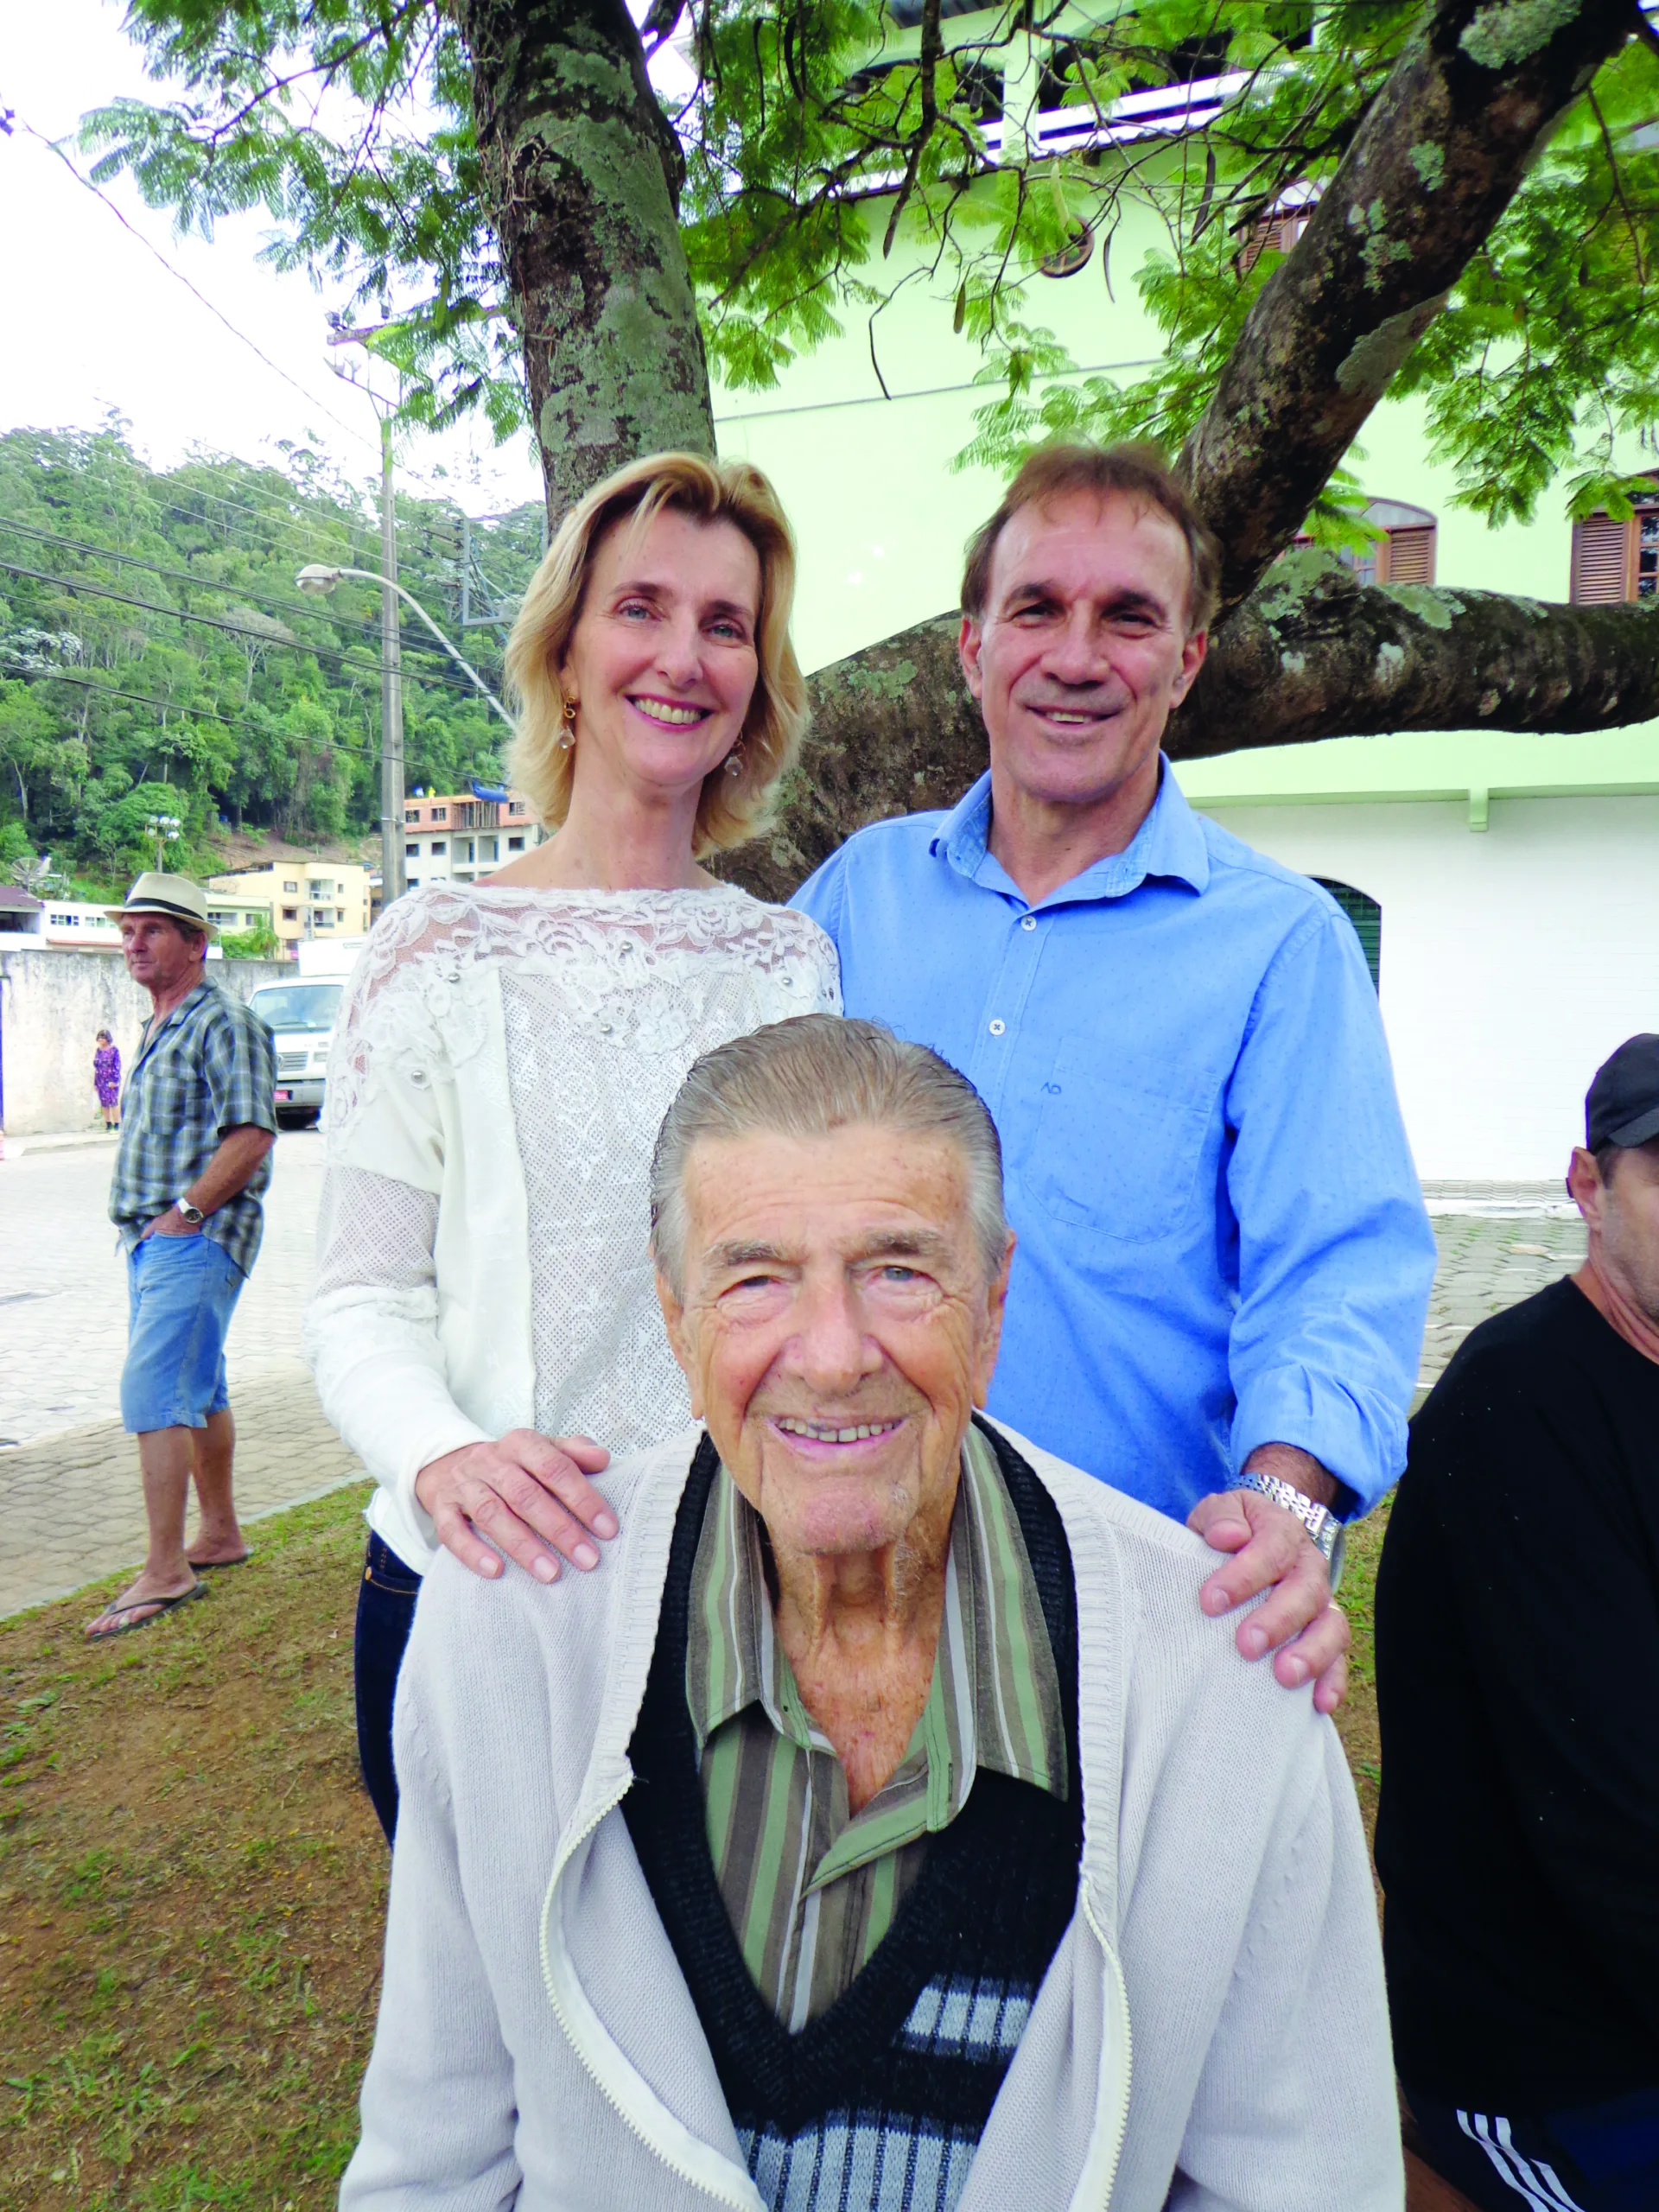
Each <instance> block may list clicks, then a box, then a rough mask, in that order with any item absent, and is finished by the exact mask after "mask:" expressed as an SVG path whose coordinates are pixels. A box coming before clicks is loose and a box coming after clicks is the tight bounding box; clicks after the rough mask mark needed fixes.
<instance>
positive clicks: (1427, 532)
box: [1388, 523, 1434, 584]
mask: <svg viewBox="0 0 1659 2212" xmlns="http://www.w3.org/2000/svg"><path fill="white" fill-rule="evenodd" d="M1388 565H1389V579H1388V580H1389V582H1390V583H1391V584H1432V583H1433V581H1434V527H1433V524H1432V523H1431V524H1427V525H1425V527H1424V528H1422V529H1421V530H1391V531H1389V564H1388Z"/></svg>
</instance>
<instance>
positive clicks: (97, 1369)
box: [0, 1130, 363, 1615]
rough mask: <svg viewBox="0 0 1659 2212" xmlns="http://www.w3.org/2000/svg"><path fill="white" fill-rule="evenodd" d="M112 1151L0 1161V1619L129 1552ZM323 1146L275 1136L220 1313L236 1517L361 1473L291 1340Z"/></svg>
mask: <svg viewBox="0 0 1659 2212" xmlns="http://www.w3.org/2000/svg"><path fill="white" fill-rule="evenodd" d="M112 1150H113V1147H111V1146H109V1145H106V1144H104V1143H102V1142H95V1143H93V1144H92V1145H88V1146H84V1147H74V1148H71V1149H56V1148H54V1147H49V1146H47V1147H41V1148H39V1149H34V1148H26V1149H25V1150H24V1152H23V1154H22V1157H21V1158H19V1157H17V1156H16V1154H14V1155H12V1156H11V1157H10V1158H8V1159H6V1160H3V1161H0V1438H3V1439H5V1440H7V1442H8V1443H10V1444H13V1445H15V1446H17V1447H18V1448H16V1449H15V1450H6V1449H0V1522H3V1527H4V1529H5V1542H4V1545H3V1548H0V1615H4V1614H6V1613H9V1612H14V1611H17V1610H19V1609H20V1608H21V1607H22V1606H25V1605H40V1604H41V1603H43V1602H44V1601H45V1600H46V1599H48V1598H54V1597H57V1596H60V1595H61V1594H62V1592H65V1591H67V1590H73V1589H76V1588H78V1587H79V1586H80V1584H82V1583H84V1582H91V1581H96V1580H99V1578H100V1577H102V1576H104V1575H105V1574H112V1573H115V1572H117V1570H118V1569H119V1568H121V1567H127V1566H130V1565H131V1564H133V1563H134V1562H135V1561H137V1560H139V1559H140V1558H142V1556H143V1550H144V1510H143V1495H142V1492H141V1491H140V1488H139V1481H138V1452H137V1446H136V1445H135V1444H134V1442H133V1440H132V1439H131V1438H130V1436H128V1435H126V1434H125V1433H124V1431H123V1430H122V1427H121V1423H120V1421H119V1419H118V1416H117V1413H116V1408H117V1406H118V1402H119V1397H118V1393H119V1383H120V1376H121V1363H122V1360H123V1358H124V1356H125V1352H126V1338H127V1294H126V1274H125V1263H124V1261H123V1260H122V1258H121V1255H120V1254H119V1252H118V1249H117V1247H116V1240H115V1231H114V1230H113V1229H112V1227H111V1224H110V1223H109V1221H108V1219H107V1217H106V1216H105V1203H106V1201H107V1198H108V1195H109V1184H110V1169H111V1164H112V1161H111V1153H112ZM321 1187H322V1141H321V1138H320V1137H319V1136H318V1135H316V1134H315V1131H312V1130H293V1131H286V1132H284V1134H283V1135H282V1136H280V1137H279V1138H278V1139H277V1166H276V1173H275V1174H274V1175H273V1177H272V1179H271V1186H270V1192H269V1194H268V1196H267V1198H266V1203H265V1234H264V1243H263V1244H262V1245H261V1247H260V1252H259V1257H258V1259H257V1262H255V1264H254V1270H253V1273H252V1274H251V1276H250V1277H249V1279H248V1283H247V1287H246V1288H245V1290H244V1292H243V1294H242V1296H241V1298H240V1299H239V1300H238V1304H237V1310H236V1318H235V1319H234V1320H233V1321H232V1324H231V1334H230V1341H229V1344H228V1346H227V1348H226V1363H227V1365H228V1367H229V1369H230V1376H231V1403H232V1411H233V1412H234V1414H235V1415H236V1421H237V1451H236V1497H237V1505H238V1511H239V1512H240V1513H241V1514H242V1516H243V1517H244V1518H245V1519H253V1518H255V1517H256V1516H258V1515H260V1514H262V1513H269V1512H274V1511H276V1510H277V1509H278V1508H280V1507H282V1506H284V1505H294V1504H297V1503H299V1502H300V1500H301V1499H302V1498H306V1497H315V1495H316V1494H317V1493H318V1492H320V1491H325V1490H330V1489H333V1488H334V1487H335V1486H336V1485H337V1484H340V1483H346V1482H350V1481H352V1480H353V1479H354V1478H359V1477H360V1476H361V1474H362V1472H363V1470H362V1467H361V1466H360V1465H359V1462H358V1461H357V1459H355V1458H354V1457H353V1454H352V1453H351V1452H348V1451H347V1450H346V1446H344V1445H343V1444H342V1443H341V1442H340V1439H339V1438H338V1437H337V1436H336V1435H335V1434H334V1430H333V1429H332V1428H330V1427H329V1426H328V1424H327V1421H325V1420H324V1419H323V1417H322V1409H321V1407H320V1406H319V1405H318V1403H317V1400H316V1394H315V1391H314V1390H313V1389H312V1387H311V1378H310V1376H309V1375H308V1373H307V1371H306V1369H305V1365H304V1362H303V1359H302V1354H301V1349H300V1319H301V1314H302V1311H303V1308H304V1304H305V1299H306V1294H307V1292H308V1288H309V1286H310V1280H311V1266H312V1245H313V1240H314V1237H315V1230H316V1218H317V1202H318V1198H319V1196H320V1194H321Z"/></svg>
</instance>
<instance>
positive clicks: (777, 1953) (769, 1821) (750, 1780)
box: [685, 1428, 1066, 2031]
mask: <svg viewBox="0 0 1659 2212" xmlns="http://www.w3.org/2000/svg"><path fill="white" fill-rule="evenodd" d="M685 1687H686V1702H687V1705H688V1707H689V1708H690V1715H691V1724H692V1727H693V1729H694V1730H695V1732H696V1738H697V1745H698V1753H699V1774H700V1777H701V1781H702V1800H703V1810H704V1815H705V1818H706V1821H707V1823H708V1835H709V1850H710V1852H711V1853H712V1854H713V1857H714V1862H715V1874H716V1876H717V1878H718V1879H719V1883H720V1888H721V1896H722V1897H724V1899H725V1901H726V1910H727V1911H728V1913H729V1914H730V1916H731V1921H732V1926H733V1928H734V1930H735V1931H736V1934H737V1938H738V1942H739V1944H740V1946H741V1949H742V1952H743V1956H744V1959H745V1961H746V1962H747V1966H748V1968H749V1971H750V1973H751V1974H753V1976H754V1980H755V1983H756V1985H757V1986H758V1987H759V1989H760V1993H761V1994H762V1996H764V1997H765V1999H766V2001H767V2003H768V2004H769V2005H771V2006H772V2010H773V2011H774V2012H776V2014H777V2015H778V2017H779V2019H780V2020H782V2021H784V2022H785V2024H787V2025H788V2027H789V2028H790V2029H791V2031H798V2030H799V2029H800V2028H802V2027H804V2025H805V2024H806V2023H807V2021H809V2020H810V2019H813V2018H816V2017H817V2015H818V2014H819V2013H820V2012H825V2011H827V2010H828V2008H829V2006H830V2005H833V2004H834V2003H835V2001H836V1999H837V1998H838V1997H839V1996H840V1995H841V1994H842V1991H843V1990H845V1989H846V1987H847V1986H848V1985H849V1982H850V1981H851V1980H853V1977H854V1976H855V1974H857V1973H858V1972H859V1970H860V1969H861V1967H863V1966H864V1965H865V1964H866V1963H867V1961H868V1960H869V1958H870V1956H871V1955H872V1954H873V1953H874V1950H875V1948H876V1946H877V1945H878V1944H879V1943H880V1941H881V1939H882V1937H883V1936H885V1935H886V1934H887V1929H888V1928H889V1927H890V1926H891V1925H892V1923H893V1916H894V1914H895V1913H896V1911H897V1910H898V1908H899V1904H901V1903H902V1902H903V1900H904V1898H905V1897H906V1894H907V1892H908V1891H910V1890H911V1888H912V1886H913V1885H914V1884H915V1882H916V1880H917V1878H918V1876H919V1874H920V1873H921V1871H922V1866H923V1862H924V1860H925V1857H926V1853H927V1848H928V1840H929V1838H930V1837H931V1836H932V1835H935V1834H938V1831H939V1830H940V1829H942V1828H944V1827H948V1826H949V1824H950V1821H953V1820H954V1819H955V1818H956V1816H957V1814H958V1813H959V1812H960V1811H961V1810H962V1808H963V1805H964V1804H965V1803H966V1802H967V1800H968V1793H969V1790H970V1789H972V1787H973V1782H974V1775H975V1772H976V1769H977V1768H979V1767H981V1766H984V1767H988V1768H993V1769H995V1770H996V1771H998V1772H999V1773H1001V1774H1006V1775H1009V1776H1012V1777H1014V1779H1015V1780H1017V1781H1020V1782H1027V1783H1033V1785H1034V1786H1035V1787H1036V1788H1038V1789H1045V1790H1047V1791H1049V1792H1050V1793H1051V1794H1052V1796H1057V1797H1060V1798H1064V1797H1065V1794H1066V1772H1065V1720H1064V1717H1063V1712H1062V1707H1061V1703H1060V1690H1059V1681H1058V1676H1057V1675H1056V1672H1055V1667H1054V1657H1053V1653H1052V1650H1051V1649H1050V1647H1049V1641H1048V1633H1047V1630H1046V1627H1045V1625H1044V1622H1043V1613H1042V1605H1041V1602H1040V1600H1039V1597H1038V1593H1037V1587H1036V1584H1035V1581H1034V1580H1033V1575H1032V1571H1031V1562H1030V1560H1029V1559H1028V1558H1027V1554H1026V1545H1025V1539H1024V1537H1023V1536H1022V1535H1021V1534H1020V1523H1019V1521H1018V1519H1017V1518H1016V1516H1015V1514H1014V1508H1013V1506H1012V1504H1011V1503H1010V1502H1009V1499H1008V1496H1007V1491H1006V1489H1005V1488H1004V1486H1003V1482H1002V1477H1001V1471H1000V1469H999V1468H998V1466H997V1464H996V1457H995V1453H994V1452H993V1451H992V1449H991V1447H990V1446H989V1444H988V1442H987V1441H986V1440H985V1438H984V1437H983V1436H982V1434H981V1433H980V1432H979V1430H978V1429H976V1428H970V1429H969V1432H968V1437H967V1440H966V1442H965V1443H964V1445H963V1478H962V1481H961V1484H959V1486H958V1489H957V1506H956V1512H955V1515H954V1516H953V1518H952V1521H951V1526H950V1553H949V1555H948V1557H947V1560H946V1563H945V1587H944V1617H943V1619H942V1621H941V1624H940V1629H939V1642H938V1651H937V1654H936V1656H935V1658H934V1662H933V1681H932V1686H931V1689H930V1690H929V1692H928V1698H927V1703H926V1705H925V1707H924V1709H923V1712H922V1717H921V1719H919V1720H918V1722H917V1724H916V1727H915V1730H914V1732H913V1733H912V1737H911V1739H910V1743H909V1745H907V1747H906V1751H905V1755H904V1758H902V1759H901V1760H900V1761H899V1765H898V1767H897V1769H896V1770H895V1771H894V1773H893V1775H892V1777H890V1778H889V1780H888V1781H887V1784H886V1786H885V1788H883V1789H880V1791H878V1792H877V1794H876V1796H874V1797H873V1798H872V1799H871V1800H870V1802H869V1803H868V1805H866V1806H865V1808H863V1810H862V1811H861V1813H859V1814H858V1815H856V1816H854V1815H852V1814H851V1813H850V1811H849V1804H848V1794H847V1777H846V1773H845V1770H843V1768H842V1764H841V1762H840V1760H839V1759H838V1758H836V1753H835V1751H834V1748H833V1746H832V1745H830V1743H829V1739H828V1738H827V1737H826V1736H824V1735H823V1732H822V1731H821V1730H820V1729H819V1728H818V1727H817V1726H816V1725H815V1724H814V1722H813V1720H812V1718H811V1716H810V1713H808V1712H807V1710H806V1707H804V1705H803V1703H802V1702H801V1695H800V1691H799V1689H798V1687H797V1684H796V1681H795V1675H794V1670H793V1669H792V1668H791V1666H790V1663H789V1660H788V1657H787V1656H786V1655H785V1651H784V1649H783V1646H782V1644H781V1643H779V1640H778V1637H777V1635H776V1632H775V1630H774V1628H773V1624H772V1605H771V1601H770V1599H769V1596H768V1593H767V1586H766V1568H765V1565H764V1560H763V1554H762V1531H761V1527H760V1516H758V1515H757V1514H756V1513H755V1511H754V1510H753V1508H752V1507H751V1506H750V1505H749V1504H748V1503H747V1501H746V1500H745V1499H744V1498H743V1497H742V1496H741V1493H740V1492H739V1491H738V1490H737V1489H736V1487H735V1485H734V1484H733V1482H732V1479H731V1477H730V1476H729V1475H728V1473H727V1472H726V1471H725V1469H724V1468H723V1467H722V1468H721V1470H720V1472H719V1474H718V1475H717V1476H716V1478H715V1484H714V1487H713V1489H712V1490H711V1491H710V1492H709V1505H708V1510H707V1512H706V1513H705V1515H704V1518H703V1524H702V1537H701V1540H700V1541H699V1543H698V1546H697V1555H696V1566H695V1567H694V1569H693V1572H692V1579H691V1592H690V1633H689V1636H688V1638H687V1646H686V1663H685Z"/></svg>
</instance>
